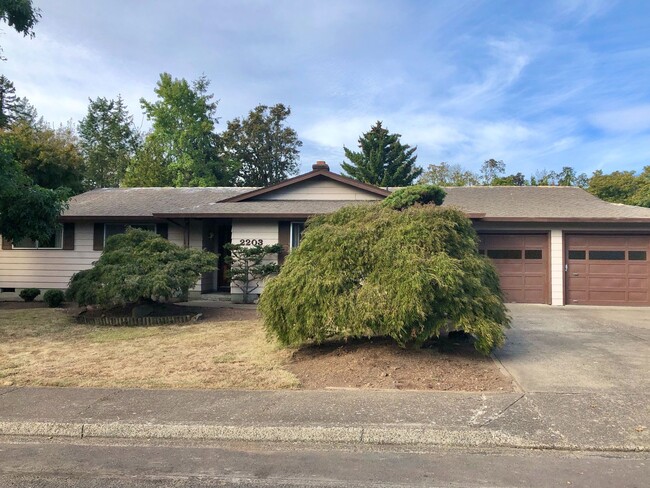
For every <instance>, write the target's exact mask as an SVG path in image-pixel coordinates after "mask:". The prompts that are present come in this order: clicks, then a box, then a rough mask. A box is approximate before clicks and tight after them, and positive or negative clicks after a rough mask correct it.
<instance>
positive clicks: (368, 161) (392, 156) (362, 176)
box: [341, 121, 422, 187]
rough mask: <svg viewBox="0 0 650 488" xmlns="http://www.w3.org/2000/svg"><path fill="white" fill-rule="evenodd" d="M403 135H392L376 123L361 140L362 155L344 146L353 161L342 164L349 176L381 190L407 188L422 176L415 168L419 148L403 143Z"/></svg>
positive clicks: (348, 156) (346, 153) (347, 155)
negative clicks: (389, 187)
mask: <svg viewBox="0 0 650 488" xmlns="http://www.w3.org/2000/svg"><path fill="white" fill-rule="evenodd" d="M401 137H402V136H401V135H400V134H391V133H390V132H388V130H387V129H386V128H384V127H383V126H382V123H381V122H380V121H377V123H376V124H375V125H373V126H372V127H371V128H370V130H369V131H368V132H366V133H364V134H362V135H361V137H359V149H360V151H359V152H355V151H352V150H350V149H348V148H347V147H344V148H343V150H344V151H345V157H346V158H348V160H349V161H350V162H349V163H348V162H344V163H343V164H341V167H342V168H343V171H345V172H346V173H347V174H348V176H350V177H352V178H354V179H357V180H359V181H362V182H364V183H370V184H371V185H377V186H382V187H387V186H408V185H411V184H413V182H414V181H415V180H416V179H417V178H418V177H419V176H420V175H421V174H422V168H419V167H417V166H415V161H416V160H417V156H416V154H415V151H416V149H417V147H411V146H409V145H408V144H402V143H401V142H400V138H401Z"/></svg>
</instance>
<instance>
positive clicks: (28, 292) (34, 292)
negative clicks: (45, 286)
mask: <svg viewBox="0 0 650 488" xmlns="http://www.w3.org/2000/svg"><path fill="white" fill-rule="evenodd" d="M40 294H41V290H39V289H38V288H23V289H22V290H20V293H19V294H18V296H19V297H20V298H22V299H23V300H25V301H26V302H33V301H34V298H36V297H37V296H39V295H40Z"/></svg>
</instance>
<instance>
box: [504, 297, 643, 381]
mask: <svg viewBox="0 0 650 488" xmlns="http://www.w3.org/2000/svg"><path fill="white" fill-rule="evenodd" d="M508 308H509V309H510V312H511V315H512V319H513V320H512V329H510V330H509V331H508V332H507V336H508V340H507V342H506V345H505V347H504V348H502V349H501V350H499V351H497V352H496V353H495V355H496V357H497V359H499V360H500V361H501V364H502V365H503V366H504V367H505V368H506V369H507V370H508V372H510V374H511V375H512V376H513V377H514V378H515V380H516V381H517V383H518V384H519V386H520V387H521V388H522V389H523V390H524V391H526V392H554V393H579V392H603V393H605V392H611V393H614V392H621V393H622V392H630V393H631V392H637V393H646V392H648V391H649V386H650V381H649V378H650V309H648V308H633V307H588V306H567V307H550V306H547V305H523V304H511V305H509V306H508Z"/></svg>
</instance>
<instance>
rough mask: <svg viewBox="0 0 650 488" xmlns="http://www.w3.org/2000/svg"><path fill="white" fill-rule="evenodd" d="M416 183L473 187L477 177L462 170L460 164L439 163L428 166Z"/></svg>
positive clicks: (476, 182) (477, 182)
mask: <svg viewBox="0 0 650 488" xmlns="http://www.w3.org/2000/svg"><path fill="white" fill-rule="evenodd" d="M418 183H425V184H429V185H438V186H475V185H478V184H479V177H478V175H477V174H476V173H473V172H472V171H469V170H466V169H463V168H462V167H461V165H460V164H449V163H446V162H444V161H443V162H441V163H439V164H430V165H429V166H428V167H427V169H426V170H425V171H424V172H423V173H422V176H420V179H419V180H418Z"/></svg>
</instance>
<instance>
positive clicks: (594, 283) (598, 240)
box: [565, 235, 650, 306]
mask: <svg viewBox="0 0 650 488" xmlns="http://www.w3.org/2000/svg"><path fill="white" fill-rule="evenodd" d="M565 249H566V263H567V273H566V276H567V279H566V282H567V284H566V290H567V304H583V305H646V306H647V305H650V291H649V290H648V286H649V284H650V280H649V277H650V265H649V261H648V257H650V236H647V235H646V236H629V235H628V236H605V235H567V236H566V243H565Z"/></svg>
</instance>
